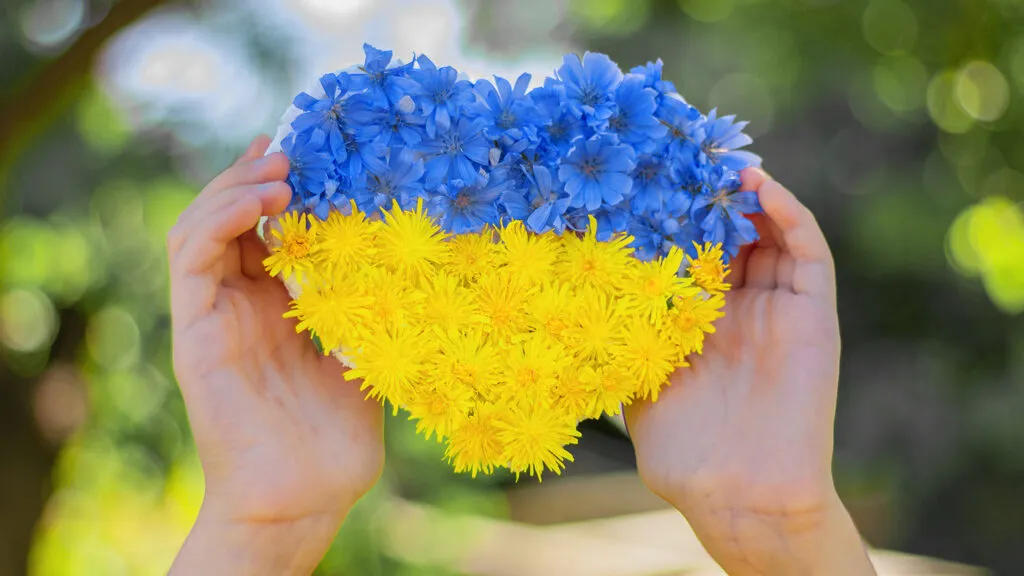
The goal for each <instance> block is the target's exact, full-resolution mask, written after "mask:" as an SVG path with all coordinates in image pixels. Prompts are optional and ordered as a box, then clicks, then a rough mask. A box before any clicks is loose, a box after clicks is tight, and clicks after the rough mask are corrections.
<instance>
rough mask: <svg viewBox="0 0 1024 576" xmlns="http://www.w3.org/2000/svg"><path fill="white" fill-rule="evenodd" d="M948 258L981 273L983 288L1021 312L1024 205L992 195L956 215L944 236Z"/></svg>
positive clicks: (1001, 305) (967, 270) (975, 273)
mask: <svg viewBox="0 0 1024 576" xmlns="http://www.w3.org/2000/svg"><path fill="white" fill-rule="evenodd" d="M946 247H947V254H948V258H949V260H950V262H951V263H952V264H953V265H954V266H955V267H956V268H957V269H958V270H960V271H961V272H962V273H964V274H966V275H968V276H980V277H981V279H982V282H983V284H984V286H985V292H986V293H987V294H988V296H989V298H990V299H991V300H992V302H993V303H994V304H995V305H996V306H998V307H999V308H1000V309H1002V310H1003V311H1005V312H1008V313H1011V314H1018V313H1021V312H1024V258H1021V255H1022V254H1024V209H1022V208H1021V206H1020V204H1016V203H1014V202H1013V201H1011V200H1010V199H1009V198H1006V197H1005V196H992V197H989V198H986V199H984V200H982V201H981V202H979V203H978V204H975V205H973V206H970V207H968V208H967V209H965V210H964V211H963V212H961V213H960V215H959V216H957V218H956V220H955V221H954V222H953V225H952V226H951V227H950V229H949V233H948V234H947V237H946Z"/></svg>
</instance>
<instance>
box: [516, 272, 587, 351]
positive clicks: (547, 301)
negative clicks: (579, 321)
mask: <svg viewBox="0 0 1024 576" xmlns="http://www.w3.org/2000/svg"><path fill="white" fill-rule="evenodd" d="M575 303H576V297H575V296H574V295H573V293H572V289H571V288H570V287H569V285H568V284H564V283H559V282H549V283H545V284H543V285H541V286H540V288H539V289H538V290H537V291H536V292H535V293H534V294H533V296H532V297H531V298H530V300H529V303H528V304H527V311H528V312H529V318H528V323H529V326H530V328H532V329H533V331H534V332H538V333H542V334H547V335H548V336H550V337H552V338H554V339H555V340H558V341H560V342H561V341H562V336H563V335H564V334H565V332H566V331H567V330H569V329H570V328H572V327H574V326H576V321H575V319H574V317H573V316H574V305H575Z"/></svg>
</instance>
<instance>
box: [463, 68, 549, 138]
mask: <svg viewBox="0 0 1024 576" xmlns="http://www.w3.org/2000/svg"><path fill="white" fill-rule="evenodd" d="M495 84H496V85H497V89H495ZM529 86H530V75H529V74H521V75H520V76H519V78H518V79H517V80H516V85H515V87H513V86H512V84H510V83H509V81H508V80H506V79H504V78H502V77H500V76H495V77H494V84H491V83H490V82H489V81H487V80H478V81H477V83H476V84H474V85H473V89H474V90H476V93H477V95H478V96H479V99H478V100H477V102H476V104H475V105H474V106H473V107H472V109H473V113H474V114H477V115H478V116H479V117H480V119H481V120H483V126H484V133H485V134H486V135H487V137H488V138H492V139H495V140H497V139H500V138H502V137H508V138H510V139H512V140H519V139H521V138H523V136H524V133H523V129H524V128H527V129H532V128H533V126H534V125H535V124H536V116H537V110H536V108H535V107H534V105H533V101H532V100H531V99H530V98H529V96H527V95H526V89H527V88H529Z"/></svg>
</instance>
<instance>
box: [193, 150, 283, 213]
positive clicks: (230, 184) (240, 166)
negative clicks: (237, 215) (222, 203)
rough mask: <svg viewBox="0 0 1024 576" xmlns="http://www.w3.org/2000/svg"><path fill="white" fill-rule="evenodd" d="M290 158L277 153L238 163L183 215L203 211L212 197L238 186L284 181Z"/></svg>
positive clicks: (215, 179)
mask: <svg viewBox="0 0 1024 576" xmlns="http://www.w3.org/2000/svg"><path fill="white" fill-rule="evenodd" d="M288 170H289V163H288V157H287V156H285V155H284V153H282V152H275V153H274V154H271V155H269V156H258V157H256V158H254V159H252V160H246V161H242V160H241V159H240V160H239V162H236V163H235V165H233V166H231V167H230V168H228V169H227V170H225V171H223V172H221V173H220V174H218V175H217V176H216V177H215V178H214V179H213V180H211V181H210V183H209V184H207V185H206V187H205V188H203V189H202V191H200V192H199V194H197V195H196V198H195V200H193V201H192V203H191V204H190V205H189V206H188V207H187V208H185V211H184V212H183V213H182V214H190V213H192V212H196V211H202V210H201V205H202V204H203V203H204V202H207V201H209V200H210V198H212V197H216V196H218V195H219V194H221V193H223V192H224V191H225V190H229V189H231V188H236V187H238V186H247V185H253V184H264V183H266V182H275V181H284V179H285V178H286V177H287V176H288Z"/></svg>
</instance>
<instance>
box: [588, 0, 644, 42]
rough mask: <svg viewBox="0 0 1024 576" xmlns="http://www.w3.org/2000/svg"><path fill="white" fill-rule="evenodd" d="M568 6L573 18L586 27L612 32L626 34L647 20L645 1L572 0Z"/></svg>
mask: <svg viewBox="0 0 1024 576" xmlns="http://www.w3.org/2000/svg"><path fill="white" fill-rule="evenodd" d="M569 8H570V13H571V14H572V16H573V17H574V20H575V21H577V22H579V23H581V24H582V25H583V26H585V27H586V28H592V29H595V30H601V31H602V32H607V33H613V34H627V33H629V32H632V31H634V30H636V29H637V28H639V27H640V26H642V25H643V24H644V22H646V21H647V2H635V1H631V0H573V2H572V3H571V4H570V5H569Z"/></svg>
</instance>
